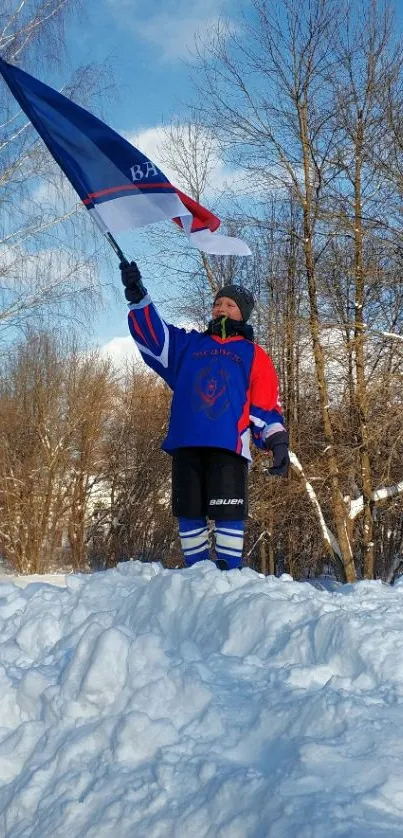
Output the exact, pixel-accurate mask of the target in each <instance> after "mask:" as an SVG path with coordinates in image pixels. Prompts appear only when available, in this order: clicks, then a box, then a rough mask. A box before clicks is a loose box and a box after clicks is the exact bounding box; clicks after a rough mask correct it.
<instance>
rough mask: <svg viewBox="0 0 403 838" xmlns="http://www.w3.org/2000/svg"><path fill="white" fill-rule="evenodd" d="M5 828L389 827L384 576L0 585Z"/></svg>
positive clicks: (114, 836)
mask: <svg viewBox="0 0 403 838" xmlns="http://www.w3.org/2000/svg"><path fill="white" fill-rule="evenodd" d="M0 628H1V632H0V646H1V655H0V835H1V836H2V837H3V836H4V838H66V836H67V837H68V838H84V836H86V838H329V836H330V838H333V836H334V838H336V836H337V838H401V836H402V834H403V781H402V776H403V732H402V730H403V644H402V642H401V639H402V636H403V584H397V585H395V586H394V587H389V586H386V585H383V584H382V583H379V582H360V583H358V584H357V585H354V586H352V585H345V586H340V585H331V584H328V585H327V586H326V587H325V586H324V585H316V586H314V585H310V584H308V583H298V582H294V581H293V580H292V579H291V577H290V576H287V575H284V576H283V577H281V578H280V579H276V578H274V577H267V578H264V577H262V576H261V575H259V574H257V573H255V572H254V571H252V570H251V569H249V568H245V569H244V570H242V571H241V572H240V571H237V570H236V571H230V572H228V573H221V572H220V571H218V570H217V569H216V568H215V566H214V565H213V564H212V563H211V562H204V563H202V564H200V565H198V566H197V565H196V566H195V567H193V568H190V569H187V570H165V569H163V567H162V566H161V565H159V564H140V563H139V562H125V563H123V564H121V565H119V566H118V567H117V568H114V569H112V570H108V571H106V572H103V573H97V574H93V575H71V576H70V575H67V576H59V577H45V578H43V577H35V578H33V579H32V578H31V579H25V580H22V579H17V578H14V577H2V578H1V580H0Z"/></svg>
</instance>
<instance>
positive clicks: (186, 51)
mask: <svg viewBox="0 0 403 838" xmlns="http://www.w3.org/2000/svg"><path fill="white" fill-rule="evenodd" d="M107 3H108V5H109V7H110V9H111V12H112V13H113V14H114V15H115V16H116V18H117V21H118V23H119V24H120V26H121V27H122V28H124V29H125V30H126V31H131V32H132V33H133V34H134V35H136V36H137V37H138V38H141V39H143V40H146V41H148V42H149V44H151V45H152V46H153V47H155V48H156V49H157V50H158V55H159V57H160V58H161V59H162V60H165V61H168V60H169V61H177V60H180V59H182V58H184V57H190V56H191V53H192V51H193V49H194V42H195V37H196V36H199V37H201V38H202V39H203V38H204V37H205V36H206V35H207V33H208V31H209V29H211V28H212V27H214V26H215V25H216V24H217V23H218V21H219V19H220V15H222V14H223V13H224V12H225V11H226V10H227V8H228V7H229V6H230V5H231V4H232V5H233V3H231V0H203V2H202V3H201V2H200V0H164V2H163V3H162V2H161V3H158V2H155V3H154V4H153V5H152V7H150V3H149V2H148V0H147V1H146V0H137V2H133V0H120V3H119V4H116V0H107ZM151 9H152V10H151Z"/></svg>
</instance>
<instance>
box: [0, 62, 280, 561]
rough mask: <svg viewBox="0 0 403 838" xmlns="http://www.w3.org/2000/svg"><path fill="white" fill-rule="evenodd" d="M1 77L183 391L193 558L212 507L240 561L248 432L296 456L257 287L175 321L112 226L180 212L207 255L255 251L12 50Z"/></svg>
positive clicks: (182, 491)
mask: <svg viewBox="0 0 403 838" xmlns="http://www.w3.org/2000/svg"><path fill="white" fill-rule="evenodd" d="M0 75H1V76H2V77H3V79H4V81H5V82H6V84H7V85H8V87H9V89H10V91H11V93H12V94H13V96H14V97H15V99H16V100H17V102H18V104H19V105H20V107H21V109H22V110H23V111H24V113H25V114H26V115H27V117H28V119H29V120H30V122H31V123H32V125H33V126H34V127H35V129H36V130H37V132H38V134H39V135H40V136H41V138H42V140H43V142H44V143H45V145H46V146H47V148H48V150H49V152H50V154H51V155H52V156H53V157H54V159H55V160H56V162H57V163H58V165H59V166H60V168H61V169H62V171H63V172H64V174H65V175H66V177H67V178H68V180H69V181H70V183H71V184H72V186H73V188H74V189H75V190H76V192H77V194H78V195H79V197H80V198H81V201H82V202H83V205H84V207H85V208H86V209H87V210H88V212H89V214H90V216H91V217H92V219H93V220H94V222H95V223H96V224H97V225H98V227H99V228H100V230H101V232H102V233H103V234H104V235H105V237H106V239H107V241H108V242H109V244H110V245H111V246H112V247H113V249H114V250H115V252H116V254H117V255H118V257H119V259H120V264H121V272H122V280H123V284H124V286H125V293H126V298H127V300H128V302H129V307H130V312H129V325H130V330H131V333H132V335H133V338H134V340H135V341H136V343H137V346H138V347H139V350H140V352H141V355H142V357H143V359H144V361H145V362H146V364H148V365H149V366H150V367H151V368H152V369H154V370H155V371H156V372H157V373H158V374H159V375H160V376H162V378H163V379H164V380H165V381H166V382H167V384H169V386H170V387H171V389H172V390H173V400H172V410H171V419H170V425H169V430H168V435H167V438H166V440H165V442H164V446H163V447H164V449H165V450H166V451H168V452H169V453H170V454H172V461H173V484H172V502H173V512H174V514H175V515H176V516H177V517H178V520H179V531H180V539H181V544H182V548H183V554H184V558H185V563H186V564H187V565H192V564H194V563H195V562H197V561H201V560H203V559H207V558H208V557H209V550H208V538H207V536H208V531H207V516H208V517H209V518H211V519H213V520H214V521H215V532H216V554H217V564H218V565H219V567H221V568H222V569H224V568H228V569H231V568H235V567H239V566H240V565H241V561H242V548H243V533H244V521H245V518H246V515H247V469H248V462H249V460H250V452H249V438H250V435H251V434H252V437H253V440H254V442H255V444H256V445H257V446H258V447H259V448H263V449H265V450H268V451H272V452H273V466H272V468H271V469H269V471H270V472H271V474H275V475H276V474H277V475H282V474H286V472H287V469H288V461H289V460H288V435H287V432H286V430H285V428H284V423H283V417H282V412H281V407H280V404H279V396H278V381H277V376H276V373H275V370H274V367H273V363H272V361H271V360H270V358H269V357H268V355H266V353H265V351H264V350H263V349H262V347H261V346H258V345H256V344H255V343H254V342H253V330H252V328H251V326H250V325H249V324H248V322H247V321H248V319H249V317H250V314H251V312H252V309H253V304H254V301H253V297H252V295H251V294H250V292H249V291H247V290H246V289H245V288H243V287H242V286H240V285H228V286H225V287H224V288H222V289H221V290H220V291H219V292H218V294H217V295H216V298H215V300H214V304H213V313H212V320H211V321H210V324H209V327H208V329H207V331H206V332H205V333H204V334H200V333H199V332H196V331H191V332H185V331H184V330H183V329H178V328H176V327H175V326H172V325H168V324H167V323H165V321H164V320H163V319H162V318H161V317H160V316H159V314H158V312H157V310H156V308H155V306H154V304H153V303H152V301H151V299H150V297H149V296H148V294H147V292H146V289H145V288H144V286H143V283H142V280H141V275H140V271H139V269H138V267H137V265H136V264H135V263H134V262H131V263H130V264H129V262H128V261H127V260H126V258H125V256H124V254H123V253H122V251H121V249H120V247H119V245H118V243H117V242H116V240H115V238H114V234H116V233H118V232H119V231H120V230H127V229H130V228H136V227H142V226H145V225H147V224H154V223H157V222H161V221H163V220H166V219H170V220H171V221H173V222H174V223H175V224H176V225H177V227H178V228H180V230H182V231H183V233H184V234H185V235H186V236H187V237H188V241H189V243H190V244H191V245H192V246H194V247H197V248H198V249H199V250H202V251H203V252H204V253H210V254H215V255H234V256H248V255H250V249H249V247H248V245H247V244H246V243H245V242H244V241H242V240H241V239H238V238H234V237H232V236H223V235H221V234H218V233H217V229H218V227H219V225H220V219H219V218H217V216H216V215H214V214H213V213H212V212H210V210H208V209H207V208H206V207H203V206H201V205H200V204H199V203H198V202H197V201H195V200H193V199H192V198H191V197H189V196H188V195H185V194H184V193H183V192H181V191H180V190H179V189H177V187H176V186H174V185H173V184H172V183H171V182H170V181H169V179H168V178H167V177H166V175H164V173H163V172H162V171H161V169H159V167H158V166H156V165H155V163H153V161H151V160H150V159H149V158H148V157H146V156H145V155H144V154H142V152H141V151H139V149H137V148H135V146H133V145H132V144H131V143H129V142H128V141H127V140H125V139H124V138H123V137H121V136H120V135H119V134H117V133H116V131H114V130H113V129H112V128H109V126H108V125H105V123H103V122H101V120H100V119H98V118H97V117H96V116H94V115H93V114H91V113H89V111H87V110H85V109H84V108H81V107H80V106H79V105H77V104H76V103H75V102H72V101H71V100H70V99H68V98H67V97H66V96H63V95H62V94H61V93H59V92H58V91H56V90H54V89H53V88H51V87H49V86H48V85H46V84H44V83H43V82H41V81H39V80H38V79H36V78H34V77H33V76H31V75H29V74H28V73H26V72H24V71H23V70H22V69H20V68H19V67H16V66H14V65H12V64H9V63H7V62H6V61H4V60H3V59H2V58H0Z"/></svg>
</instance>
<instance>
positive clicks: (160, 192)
mask: <svg viewBox="0 0 403 838" xmlns="http://www.w3.org/2000/svg"><path fill="white" fill-rule="evenodd" d="M0 73H1V74H2V76H3V78H4V80H5V81H6V83H7V85H8V86H9V88H10V90H11V92H12V94H13V95H14V97H15V98H16V100H17V102H18V103H19V105H20V107H21V108H22V110H23V111H24V112H25V113H26V115H27V117H28V119H29V120H30V122H32V124H33V125H34V127H35V128H36V130H37V132H38V134H40V136H41V137H42V139H43V141H44V143H45V144H46V145H47V147H48V149H49V151H50V153H51V155H52V156H53V157H54V159H55V160H56V162H57V163H58V164H59V166H60V168H61V169H62V170H63V172H64V173H65V175H66V177H67V178H68V179H69V181H70V183H71V184H72V186H73V187H74V189H75V190H76V192H77V193H78V194H79V196H80V198H81V200H82V201H83V203H84V205H85V206H86V208H87V209H88V211H89V212H90V214H91V216H92V217H93V219H94V221H96V223H97V224H98V226H99V227H100V228H101V230H102V232H103V233H108V232H109V233H112V234H115V233H118V232H120V231H121V230H128V229H133V228H136V227H144V226H145V225H146V224H152V223H155V222H157V221H162V220H165V219H167V218H170V219H172V221H175V222H176V223H177V224H178V225H179V226H180V227H182V228H183V230H184V231H185V233H186V234H187V235H188V237H189V240H190V242H191V243H192V245H194V246H195V247H197V248H198V249H199V250H202V251H204V252H205V253H210V254H218V255H239V256H248V255H249V254H250V250H249V247H248V246H247V245H246V244H245V242H243V241H242V240H241V239H236V238H233V237H231V236H221V235H217V234H216V233H215V230H217V228H218V227H219V225H220V219H219V218H217V216H215V215H213V213H211V212H210V211H209V210H207V209H205V208H204V207H202V206H201V205H200V204H198V203H197V202H196V201H194V200H193V199H192V198H189V197H188V196H187V195H184V193H183V192H181V191H180V190H179V189H177V188H176V187H175V186H173V184H172V183H170V181H169V180H168V178H167V177H166V176H165V175H164V173H163V172H162V171H161V169H159V168H158V166H156V165H155V164H154V163H153V162H152V161H151V160H149V159H148V158H147V157H146V156H145V155H144V154H142V153H141V151H139V150H138V149H137V148H135V147H134V146H133V145H131V143H129V142H128V141H127V140H125V139H124V138H123V137H121V136H120V135H119V134H117V133H116V131H113V129H112V128H109V127H108V125H105V123H104V122H101V120H100V119H98V118H97V117H96V116H93V114H91V113H89V111H86V110H85V109H84V108H81V107H80V106H79V105H76V104H75V103H74V102H72V101H71V99H68V98H67V97H66V96H62V94H61V93H58V92H57V90H53V88H51V87H48V86H47V85H46V84H43V83H42V82H40V81H39V80H38V79H35V78H34V77H33V76H30V75H29V74H28V73H25V72H24V71H23V70H20V69H19V67H15V66H13V65H12V64H8V63H7V62H6V61H3V59H1V58H0Z"/></svg>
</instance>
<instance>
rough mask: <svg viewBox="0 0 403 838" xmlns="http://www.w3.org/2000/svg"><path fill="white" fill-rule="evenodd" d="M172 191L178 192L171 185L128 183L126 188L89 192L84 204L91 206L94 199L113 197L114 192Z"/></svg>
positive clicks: (112, 187)
mask: <svg viewBox="0 0 403 838" xmlns="http://www.w3.org/2000/svg"><path fill="white" fill-rule="evenodd" d="M164 188H165V189H171V190H172V192H176V189H175V187H174V186H172V184H171V183H141V184H140V183H139V184H135V183H127V184H126V185H124V186H110V187H108V189H99V190H98V192H89V194H88V198H83V204H91V203H92V200H93V198H100V197H101V196H102V195H112V194H113V193H114V192H124V191H127V190H129V189H133V190H140V191H141V190H142V189H164Z"/></svg>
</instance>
